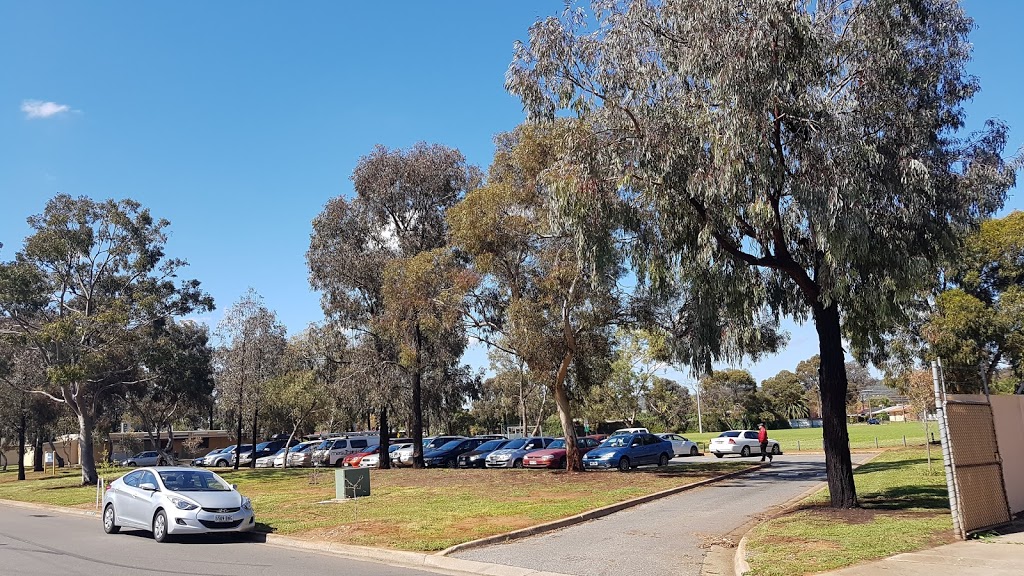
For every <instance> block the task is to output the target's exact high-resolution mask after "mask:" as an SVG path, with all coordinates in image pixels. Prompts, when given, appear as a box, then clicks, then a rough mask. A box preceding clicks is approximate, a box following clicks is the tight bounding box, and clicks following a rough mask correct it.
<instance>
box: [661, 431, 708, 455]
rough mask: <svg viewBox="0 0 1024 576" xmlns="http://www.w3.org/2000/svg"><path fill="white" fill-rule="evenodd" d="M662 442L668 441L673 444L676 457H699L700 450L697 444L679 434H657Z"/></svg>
mask: <svg viewBox="0 0 1024 576" xmlns="http://www.w3.org/2000/svg"><path fill="white" fill-rule="evenodd" d="M655 436H657V437H658V438H661V439H662V440H668V441H669V442H671V443H672V452H673V453H674V454H675V455H676V456H699V455H700V449H699V448H697V443H696V442H694V441H692V440H687V439H686V438H684V437H682V436H680V435H679V434H672V433H669V432H665V433H662V434H655Z"/></svg>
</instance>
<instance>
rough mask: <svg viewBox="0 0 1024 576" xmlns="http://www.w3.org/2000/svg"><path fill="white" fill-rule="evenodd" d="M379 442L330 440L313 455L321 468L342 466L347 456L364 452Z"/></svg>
mask: <svg viewBox="0 0 1024 576" xmlns="http://www.w3.org/2000/svg"><path fill="white" fill-rule="evenodd" d="M374 444H377V441H376V440H374V439H373V438H370V437H365V436H364V437H346V438H328V439H327V440H324V441H323V442H322V443H321V444H320V445H319V446H317V448H316V451H315V452H314V454H313V457H314V459H316V460H317V461H318V462H319V463H320V465H321V466H341V465H342V461H343V460H344V459H345V456H348V455H349V454H356V453H358V452H364V451H365V450H366V449H367V448H369V447H370V446H373V445H374Z"/></svg>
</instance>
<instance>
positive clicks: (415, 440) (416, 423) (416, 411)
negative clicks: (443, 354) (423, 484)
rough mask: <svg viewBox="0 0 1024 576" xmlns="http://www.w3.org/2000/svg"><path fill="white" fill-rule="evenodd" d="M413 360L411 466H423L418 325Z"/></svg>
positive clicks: (414, 330)
mask: <svg viewBox="0 0 1024 576" xmlns="http://www.w3.org/2000/svg"><path fill="white" fill-rule="evenodd" d="M413 346H414V347H415V348H414V351H415V352H414V354H415V360H414V366H413V369H412V466H413V468H423V397H422V396H423V390H422V380H423V367H422V366H420V325H419V322H418V321H417V322H416V325H415V327H414V328H413Z"/></svg>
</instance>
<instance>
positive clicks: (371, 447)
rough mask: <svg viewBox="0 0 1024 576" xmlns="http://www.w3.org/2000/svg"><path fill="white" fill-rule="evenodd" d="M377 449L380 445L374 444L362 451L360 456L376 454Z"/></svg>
mask: <svg viewBox="0 0 1024 576" xmlns="http://www.w3.org/2000/svg"><path fill="white" fill-rule="evenodd" d="M378 448H380V444H374V445H373V446H369V447H367V448H366V450H363V451H362V454H369V453H370V452H376V451H377V449H378Z"/></svg>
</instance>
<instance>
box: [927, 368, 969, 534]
mask: <svg viewBox="0 0 1024 576" xmlns="http://www.w3.org/2000/svg"><path fill="white" fill-rule="evenodd" d="M932 387H933V389H934V392H935V417H936V420H938V425H939V441H940V442H941V444H942V460H943V464H942V467H943V469H944V470H945V472H946V490H947V491H948V492H949V512H950V514H951V515H952V516H953V533H954V534H955V535H956V537H957V538H960V539H961V540H963V539H964V536H965V535H964V533H963V530H962V529H961V528H960V505H959V498H957V493H956V481H955V480H954V478H953V455H952V453H951V451H950V447H949V429H948V425H949V423H948V422H947V421H946V408H945V399H944V398H943V396H942V394H941V393H940V392H939V363H938V361H936V360H932Z"/></svg>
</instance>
